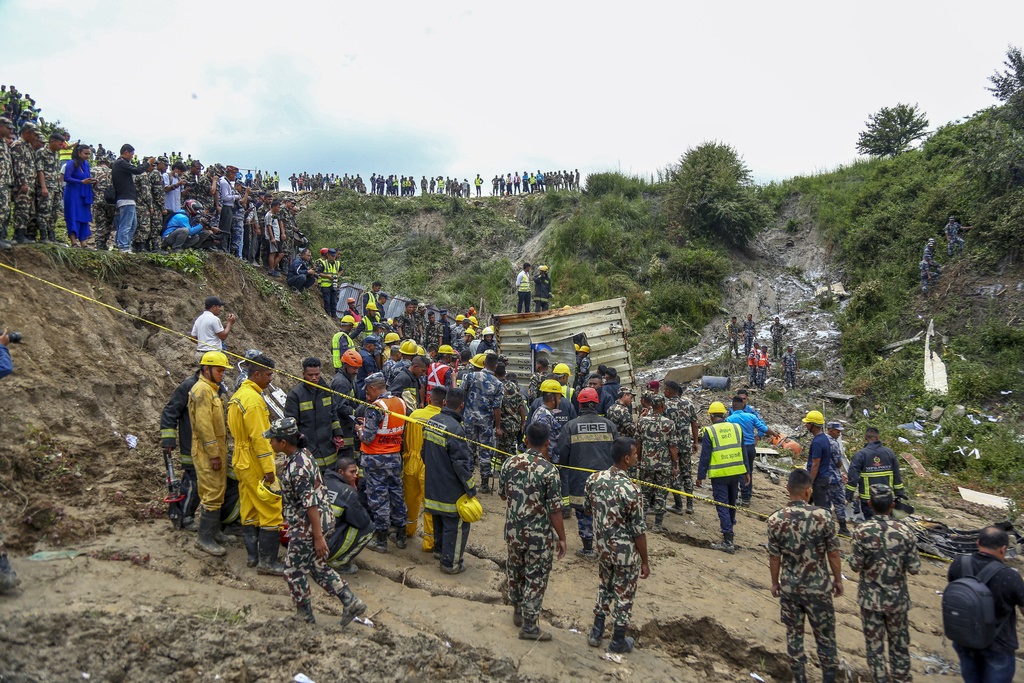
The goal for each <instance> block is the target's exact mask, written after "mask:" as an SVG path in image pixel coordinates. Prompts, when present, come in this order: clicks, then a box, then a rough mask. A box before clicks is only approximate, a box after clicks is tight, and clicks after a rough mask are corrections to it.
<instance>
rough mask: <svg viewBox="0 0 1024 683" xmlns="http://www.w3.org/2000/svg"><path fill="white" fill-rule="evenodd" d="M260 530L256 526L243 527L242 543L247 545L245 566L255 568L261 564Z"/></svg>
mask: <svg viewBox="0 0 1024 683" xmlns="http://www.w3.org/2000/svg"><path fill="white" fill-rule="evenodd" d="M259 536H260V528H259V527H256V526H244V527H242V543H244V544H245V552H246V554H247V555H246V558H245V566H246V567H255V566H256V565H257V564H259V562H260V553H259Z"/></svg>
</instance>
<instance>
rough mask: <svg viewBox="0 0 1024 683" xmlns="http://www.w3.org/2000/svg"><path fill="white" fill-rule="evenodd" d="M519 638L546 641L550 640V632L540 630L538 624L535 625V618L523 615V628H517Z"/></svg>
mask: <svg viewBox="0 0 1024 683" xmlns="http://www.w3.org/2000/svg"><path fill="white" fill-rule="evenodd" d="M519 640H536V641H548V640H551V634H550V633H548V632H547V631H541V630H540V626H537V620H536V619H527V618H525V617H524V618H523V628H521V629H520V630H519Z"/></svg>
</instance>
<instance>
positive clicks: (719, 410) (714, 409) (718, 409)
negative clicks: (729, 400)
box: [708, 401, 727, 415]
mask: <svg viewBox="0 0 1024 683" xmlns="http://www.w3.org/2000/svg"><path fill="white" fill-rule="evenodd" d="M726 412H727V411H726V409H725V405H723V404H722V402H721V401H715V402H714V403H712V404H711V405H709V406H708V415H725V414H726Z"/></svg>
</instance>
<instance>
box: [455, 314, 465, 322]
mask: <svg viewBox="0 0 1024 683" xmlns="http://www.w3.org/2000/svg"><path fill="white" fill-rule="evenodd" d="M465 319H466V316H464V315H462V314H461V313H459V314H458V315H457V316H455V322H457V323H461V322H462V321H463V320H465Z"/></svg>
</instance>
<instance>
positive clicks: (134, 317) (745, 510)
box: [0, 262, 952, 562]
mask: <svg viewBox="0 0 1024 683" xmlns="http://www.w3.org/2000/svg"><path fill="white" fill-rule="evenodd" d="M0 268H5V269H7V270H9V271H11V272H13V273H17V274H18V275H23V276H25V277H27V278H29V279H31V280H35V281H37V282H41V283H43V284H44V285H48V286H50V287H54V288H56V289H59V290H60V291H62V292H65V293H67V294H71V295H72V296H76V297H78V298H80V299H82V300H84V301H88V302H90V303H94V304H98V305H100V306H102V307H104V308H106V309H109V310H111V311H113V312H115V313H119V314H120V315H124V316H126V317H128V318H131V319H132V320H136V321H138V322H140V323H143V324H145V325H149V326H151V327H155V328H156V329H158V330H160V331H162V332H169V333H171V334H173V335H175V336H177V337H181V338H182V339H185V340H187V341H188V342H189V343H191V344H194V343H195V339H194V338H193V337H191V336H189V335H187V334H185V333H184V332H179V331H178V330H173V329H171V328H169V327H166V326H165V325H161V324H160V323H157V322H153V321H152V320H149V319H147V318H143V317H142V316H139V315H135V314H134V313H129V312H128V311H126V310H124V309H123V308H118V307H116V306H112V305H110V304H108V303H105V302H103V301H100V300H99V299H95V298H93V297H91V296H89V295H87V294H82V293H81V292H78V291H76V290H74V289H70V288H69V287H65V286H63V285H59V284H57V283H56V282H50V281H49V280H46V279H43V278H41V277H39V276H38V275H32V274H31V273H27V272H25V271H23V270H21V269H19V268H15V267H14V266H12V265H9V264H7V263H2V262H0ZM223 353H224V355H226V356H230V357H231V358H237V359H238V360H240V361H245V362H247V363H249V364H250V365H257V366H259V367H262V368H265V369H268V370H273V371H274V372H276V373H277V374H278V375H281V376H282V377H287V378H288V379H291V380H293V381H295V382H302V383H303V384H308V385H309V386H311V387H314V388H317V389H320V390H321V391H326V392H327V393H330V394H334V395H335V396H340V397H342V398H344V399H346V400H348V401H351V402H353V403H359V404H361V405H364V406H367V407H368V408H372V409H374V410H377V411H379V412H382V413H385V412H386V413H388V414H389V415H391V416H392V417H397V418H399V419H401V420H405V421H406V422H411V423H413V424H418V425H420V426H421V427H426V428H428V429H432V430H433V431H436V432H439V433H441V434H445V435H446V436H450V437H452V438H455V439H459V440H461V441H464V442H466V443H468V444H471V445H475V446H479V447H480V448H485V449H487V450H489V451H493V452H494V453H497V454H499V455H501V456H504V457H512V456H513V455H514V454H513V453H507V452H505V451H503V450H501V449H498V448H495V447H494V446H491V445H488V444H485V443H480V442H479V441H473V440H472V439H470V438H468V437H465V436H461V435H459V434H453V433H451V432H449V431H447V430H445V429H442V428H440V427H439V426H438V425H437V424H436V423H430V424H428V423H427V422H424V421H423V420H418V419H413V418H411V417H409V416H408V415H405V414H399V413H394V412H391V411H387V410H384V409H383V408H381V407H380V406H378V405H376V404H374V403H369V402H367V401H363V400H361V399H359V398H356V397H354V396H348V395H346V394H342V393H341V392H338V391H334V390H333V389H331V388H330V387H326V386H324V385H322V384H314V383H313V382H310V381H308V380H306V379H305V378H303V377H298V376H296V375H292V374H289V373H287V372H283V371H281V370H278V369H276V368H268V367H267V366H265V365H261V364H260V363H255V362H253V361H252V360H250V359H248V358H246V357H245V356H240V355H238V354H237V353H232V352H231V351H228V350H227V349H225V350H224V351H223ZM502 461H503V459H497V458H491V464H492V465H494V464H497V465H498V466H499V467H500V465H501V462H502ZM556 466H557V467H560V468H563V469H569V470H576V471H578V472H590V473H593V472H598V471H599V470H593V469H587V468H583V467H573V466H571V465H559V464H557V463H556ZM632 481H633V482H635V483H636V484H638V485H640V486H647V487H649V488H656V489H662V490H664V491H667V492H668V493H671V494H673V495H680V496H686V497H688V498H693V499H694V500H698V501H700V502H702V503H708V504H710V505H714V506H716V507H724V508H728V509H730V510H737V511H739V512H743V513H745V514H748V515H751V516H752V517H757V518H758V519H761V520H767V519H768V517H769V515H766V514H764V513H761V512H756V511H754V510H750V509H748V508H745V507H741V506H738V505H729V504H728V503H722V502H720V501H717V500H714V499H713V498H707V497H705V496H698V495H696V494H693V493H687V492H686V491H679V490H677V489H674V488H671V487H668V486H661V485H660V484H654V483H651V482H648V481H644V480H642V479H632ZM841 537H842V538H847V539H849V538H851V537H850V536H842V535H841ZM918 553H919V554H920V555H921V557H927V558H930V559H934V560H939V561H942V562H952V560H949V559H946V558H944V557H939V556H938V555H930V554H928V553H922V552H920V551H918Z"/></svg>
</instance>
